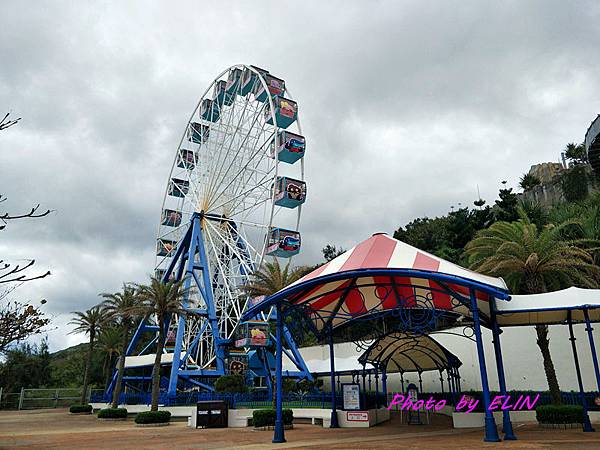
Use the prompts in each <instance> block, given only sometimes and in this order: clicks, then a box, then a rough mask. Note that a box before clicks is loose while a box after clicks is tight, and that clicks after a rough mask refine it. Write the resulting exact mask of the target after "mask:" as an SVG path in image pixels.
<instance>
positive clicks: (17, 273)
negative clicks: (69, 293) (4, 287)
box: [0, 259, 50, 284]
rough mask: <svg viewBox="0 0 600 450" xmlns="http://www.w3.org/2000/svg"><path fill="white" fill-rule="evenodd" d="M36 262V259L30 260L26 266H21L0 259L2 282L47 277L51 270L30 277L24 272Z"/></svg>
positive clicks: (0, 281)
mask: <svg viewBox="0 0 600 450" xmlns="http://www.w3.org/2000/svg"><path fill="white" fill-rule="evenodd" d="M34 264H35V259H32V260H30V261H29V262H28V263H27V264H25V265H24V266H20V265H19V264H17V265H16V266H13V265H12V264H10V263H7V262H5V261H3V260H1V259H0V284H2V283H15V282H25V281H31V280H39V279H40V278H45V277H47V276H48V275H50V271H47V272H46V273H45V274H43V275H36V276H33V277H31V276H30V277H28V276H27V275H26V274H24V273H22V272H23V271H24V270H27V269H29V268H30V267H31V266H33V265H34Z"/></svg>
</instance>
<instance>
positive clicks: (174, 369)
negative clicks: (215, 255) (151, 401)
mask: <svg viewBox="0 0 600 450" xmlns="http://www.w3.org/2000/svg"><path fill="white" fill-rule="evenodd" d="M197 220H198V219H197V218H196V217H195V216H194V217H193V218H192V224H191V225H190V226H191V227H192V233H191V239H190V241H188V242H186V244H187V246H188V247H187V254H188V259H187V264H186V268H185V277H186V278H185V282H184V284H183V290H184V292H185V293H186V294H185V299H184V301H183V306H184V307H187V306H188V299H189V290H190V287H191V285H192V278H193V274H194V254H195V248H196V242H197V233H198V231H197V230H196V226H197V225H196V221H197ZM178 250H180V249H178ZM182 266H183V261H182V263H181V265H180V268H181V267H182ZM180 271H181V270H180ZM184 333H185V317H184V316H183V315H180V316H179V320H178V322H177V335H176V337H175V348H174V349H173V362H172V364H171V375H170V376H169V390H168V393H169V397H174V396H175V395H177V381H178V379H179V365H180V362H181V351H182V347H183V335H184Z"/></svg>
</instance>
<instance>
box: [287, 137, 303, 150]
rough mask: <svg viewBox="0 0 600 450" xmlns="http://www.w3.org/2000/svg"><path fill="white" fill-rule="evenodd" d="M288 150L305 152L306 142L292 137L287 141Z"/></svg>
mask: <svg viewBox="0 0 600 450" xmlns="http://www.w3.org/2000/svg"><path fill="white" fill-rule="evenodd" d="M285 148H286V149H287V151H289V152H292V153H304V142H303V141H301V140H300V139H294V138H292V139H290V140H289V141H287V142H286V143H285Z"/></svg>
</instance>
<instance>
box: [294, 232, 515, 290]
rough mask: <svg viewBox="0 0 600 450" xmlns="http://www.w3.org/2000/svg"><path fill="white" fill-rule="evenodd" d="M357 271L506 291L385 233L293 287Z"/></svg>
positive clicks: (496, 282)
mask: <svg viewBox="0 0 600 450" xmlns="http://www.w3.org/2000/svg"><path fill="white" fill-rule="evenodd" d="M356 269H419V270H428V271H431V272H439V273H445V274H448V275H456V276H458V277H462V278H466V279H470V280H474V281H477V282H479V283H483V284H488V285H490V286H494V287H497V288H500V289H505V290H508V288H507V286H506V284H505V283H504V280H503V279H502V278H495V277H489V276H486V275H481V274H480V273H477V272H473V271H472V270H469V269H465V268H464V267H461V266H459V265H456V264H454V263H451V262H449V261H446V260H444V259H442V258H439V257H437V256H435V255H432V254H431V253H427V252H424V251H423V250H419V249H418V248H416V247H413V246H412V245H408V244H405V243H404V242H402V241H399V240H397V239H394V238H392V237H390V236H388V235H387V234H385V233H376V234H374V235H373V236H371V237H370V238H369V239H367V240H365V241H363V242H361V243H360V244H358V245H356V246H354V247H352V248H351V249H350V250H348V251H347V252H344V253H342V254H341V255H340V256H338V257H337V258H334V259H333V260H331V261H329V262H328V263H327V264H324V265H322V266H320V267H319V268H317V269H315V270H313V271H312V272H310V273H309V274H307V275H305V276H304V277H302V278H300V279H299V280H298V281H296V282H295V283H294V284H299V283H303V282H305V281H308V280H311V279H313V278H316V277H319V276H322V275H329V274H332V273H336V272H345V271H348V270H356Z"/></svg>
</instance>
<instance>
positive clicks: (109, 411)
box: [98, 408, 127, 419]
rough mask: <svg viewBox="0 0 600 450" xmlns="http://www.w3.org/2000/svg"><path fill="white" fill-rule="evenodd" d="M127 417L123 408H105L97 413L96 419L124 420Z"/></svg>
mask: <svg viewBox="0 0 600 450" xmlns="http://www.w3.org/2000/svg"><path fill="white" fill-rule="evenodd" d="M126 417H127V410H126V409H125V408H106V409H101V410H100V411H98V419H124V418H126Z"/></svg>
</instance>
